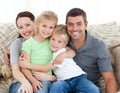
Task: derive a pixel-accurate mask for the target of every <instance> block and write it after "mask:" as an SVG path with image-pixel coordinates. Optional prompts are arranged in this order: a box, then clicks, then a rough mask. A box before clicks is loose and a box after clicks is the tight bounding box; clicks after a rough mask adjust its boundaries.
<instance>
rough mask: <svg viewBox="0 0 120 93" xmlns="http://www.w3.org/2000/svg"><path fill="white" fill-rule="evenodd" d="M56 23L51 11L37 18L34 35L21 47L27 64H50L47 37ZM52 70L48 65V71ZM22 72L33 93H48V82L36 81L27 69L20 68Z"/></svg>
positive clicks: (50, 57)
mask: <svg viewBox="0 0 120 93" xmlns="http://www.w3.org/2000/svg"><path fill="white" fill-rule="evenodd" d="M57 21H58V18H57V15H56V14H55V13H54V12H52V11H44V12H42V14H41V15H39V16H38V17H37V19H36V33H35V35H34V36H33V37H31V38H29V39H28V40H26V41H25V42H24V43H23V45H22V51H23V52H22V54H23V55H24V58H25V59H26V60H27V62H30V63H32V64H41V65H46V64H48V63H49V62H50V60H51V59H52V51H51V49H50V47H49V37H50V36H51V35H52V32H53V30H54V28H55V27H56V25H57ZM53 68H54V66H53V65H50V66H49V67H48V71H49V70H51V69H53ZM43 69H46V68H43ZM43 69H41V70H43ZM22 72H23V73H24V74H25V76H26V77H27V79H28V80H29V81H30V82H31V84H32V86H33V90H34V92H35V93H48V89H49V85H50V84H51V82H50V81H38V80H37V79H36V78H35V77H34V76H33V75H32V74H31V71H30V70H28V69H24V68H22ZM32 72H34V70H32ZM47 74H49V75H52V72H51V71H49V72H47Z"/></svg>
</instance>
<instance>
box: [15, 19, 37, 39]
mask: <svg viewBox="0 0 120 93" xmlns="http://www.w3.org/2000/svg"><path fill="white" fill-rule="evenodd" d="M17 26H18V29H19V34H20V35H21V36H22V37H23V38H25V39H27V38H29V37H31V36H32V35H33V32H34V28H35V24H34V22H33V21H32V20H31V19H30V18H29V17H20V18H18V20H17Z"/></svg>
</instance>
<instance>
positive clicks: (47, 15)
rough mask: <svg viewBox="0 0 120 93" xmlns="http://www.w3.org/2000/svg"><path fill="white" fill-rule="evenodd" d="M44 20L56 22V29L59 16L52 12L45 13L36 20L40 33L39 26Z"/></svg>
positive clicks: (37, 29)
mask: <svg viewBox="0 0 120 93" xmlns="http://www.w3.org/2000/svg"><path fill="white" fill-rule="evenodd" d="M42 20H51V21H55V27H56V25H57V22H58V16H57V15H56V14H55V13H54V12H52V11H43V12H42V13H41V14H40V15H39V16H38V17H37V18H36V20H35V24H36V32H38V31H39V25H40V22H41V21H42Z"/></svg>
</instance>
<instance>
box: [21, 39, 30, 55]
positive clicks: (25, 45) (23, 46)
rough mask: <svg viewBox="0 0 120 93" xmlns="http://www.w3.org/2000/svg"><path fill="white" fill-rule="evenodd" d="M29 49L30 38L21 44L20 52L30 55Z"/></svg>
mask: <svg viewBox="0 0 120 93" xmlns="http://www.w3.org/2000/svg"><path fill="white" fill-rule="evenodd" d="M31 47H32V41H31V38H30V39H28V40H26V41H25V42H23V43H22V50H23V51H25V52H28V53H30V52H31Z"/></svg>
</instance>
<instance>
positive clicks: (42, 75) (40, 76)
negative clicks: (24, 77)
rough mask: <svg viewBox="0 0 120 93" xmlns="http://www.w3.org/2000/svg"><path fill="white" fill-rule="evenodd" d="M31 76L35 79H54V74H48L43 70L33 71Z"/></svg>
mask: <svg viewBox="0 0 120 93" xmlns="http://www.w3.org/2000/svg"><path fill="white" fill-rule="evenodd" d="M33 76H34V77H35V78H36V79H37V80H41V81H48V80H49V81H56V76H55V75H48V74H46V73H44V72H33Z"/></svg>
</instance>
